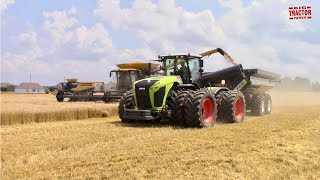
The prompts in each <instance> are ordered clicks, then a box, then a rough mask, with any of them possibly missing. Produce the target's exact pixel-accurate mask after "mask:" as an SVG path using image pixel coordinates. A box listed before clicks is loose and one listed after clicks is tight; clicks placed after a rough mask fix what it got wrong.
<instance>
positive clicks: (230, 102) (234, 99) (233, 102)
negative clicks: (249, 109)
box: [220, 90, 246, 123]
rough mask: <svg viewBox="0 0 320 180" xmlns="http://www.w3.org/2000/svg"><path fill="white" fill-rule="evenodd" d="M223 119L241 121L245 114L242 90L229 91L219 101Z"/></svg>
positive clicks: (228, 121) (230, 121)
mask: <svg viewBox="0 0 320 180" xmlns="http://www.w3.org/2000/svg"><path fill="white" fill-rule="evenodd" d="M220 106H221V108H220V109H221V111H222V112H223V115H224V116H223V119H224V121H225V122H227V123H240V122H243V120H244V118H245V114H246V100H245V97H244V95H243V94H242V92H240V91H236V90H234V91H229V92H228V93H227V97H226V98H225V99H223V101H222V103H221V105H220Z"/></svg>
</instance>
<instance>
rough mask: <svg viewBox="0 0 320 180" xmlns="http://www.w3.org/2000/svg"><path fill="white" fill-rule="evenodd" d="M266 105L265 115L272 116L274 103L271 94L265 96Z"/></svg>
mask: <svg viewBox="0 0 320 180" xmlns="http://www.w3.org/2000/svg"><path fill="white" fill-rule="evenodd" d="M264 103H265V114H271V111H272V101H271V96H270V95H269V94H264Z"/></svg>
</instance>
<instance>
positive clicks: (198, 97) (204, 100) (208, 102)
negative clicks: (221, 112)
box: [184, 90, 217, 127]
mask: <svg viewBox="0 0 320 180" xmlns="http://www.w3.org/2000/svg"><path fill="white" fill-rule="evenodd" d="M184 114H185V119H186V124H187V126H188V127H211V126H214V124H215V122H216V118H217V103H216V100H215V98H214V96H213V95H212V94H211V93H210V92H208V91H206V90H198V91H195V92H194V93H193V95H192V96H189V97H188V98H187V101H186V106H185V109H184Z"/></svg>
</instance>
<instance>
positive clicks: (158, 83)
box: [133, 76, 182, 91]
mask: <svg viewBox="0 0 320 180" xmlns="http://www.w3.org/2000/svg"><path fill="white" fill-rule="evenodd" d="M173 83H178V84H182V79H181V77H180V76H156V77H150V78H146V79H141V80H139V81H136V82H135V83H134V84H133V88H134V89H135V88H136V87H140V85H142V86H144V85H147V84H148V86H149V87H150V88H152V91H157V89H158V88H161V87H163V86H166V85H168V84H173Z"/></svg>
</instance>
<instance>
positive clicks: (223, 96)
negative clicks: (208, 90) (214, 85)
mask: <svg viewBox="0 0 320 180" xmlns="http://www.w3.org/2000/svg"><path fill="white" fill-rule="evenodd" d="M229 92H230V91H220V92H218V93H217V94H216V96H215V97H216V100H217V110H218V117H217V120H218V121H222V120H223V118H224V116H225V114H226V113H227V112H226V110H225V109H224V108H222V106H221V105H222V104H223V103H225V102H226V101H227V98H228V95H229Z"/></svg>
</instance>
